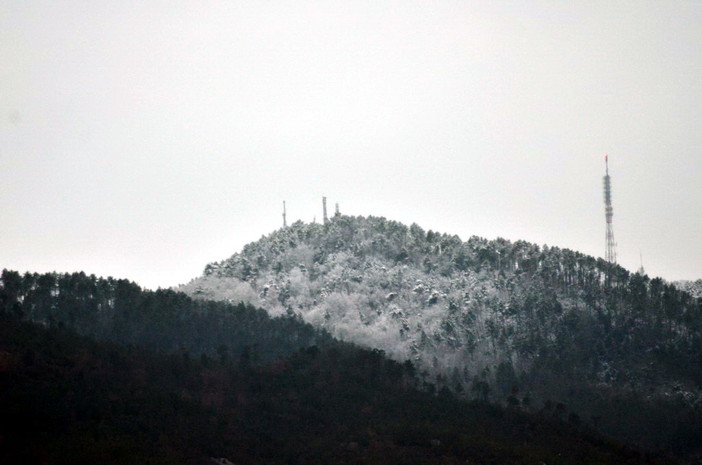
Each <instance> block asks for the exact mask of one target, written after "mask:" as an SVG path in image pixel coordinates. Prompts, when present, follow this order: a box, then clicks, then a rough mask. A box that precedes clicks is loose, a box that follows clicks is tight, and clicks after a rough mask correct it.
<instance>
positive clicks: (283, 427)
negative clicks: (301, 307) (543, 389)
mask: <svg viewBox="0 0 702 465" xmlns="http://www.w3.org/2000/svg"><path fill="white" fill-rule="evenodd" d="M415 384H416V381H415V377H414V370H413V367H412V365H411V364H408V363H406V364H400V363H397V362H394V361H391V360H388V359H386V358H385V357H383V354H382V353H380V352H379V351H373V350H367V349H366V350H363V349H358V348H355V347H352V346H350V345H348V344H331V345H328V346H326V347H323V348H318V347H316V346H311V347H308V348H307V349H302V350H300V351H298V352H296V353H294V354H292V355H291V356H288V357H285V358H281V359H279V360H278V361H276V362H274V363H267V364H253V363H251V361H250V360H249V359H247V358H245V357H244V358H241V359H239V360H238V361H237V362H236V363H232V362H231V361H228V360H225V359H220V360H211V359H209V358H207V357H203V358H191V357H189V356H188V355H187V354H183V353H175V354H170V355H167V354H163V353H160V354H157V353H155V352H153V351H150V350H148V349H145V348H143V347H140V348H139V347H135V346H125V345H120V344H116V343H106V342H102V343H100V342H96V341H94V340H91V339H88V338H86V337H80V336H77V335H75V333H72V332H70V331H67V330H64V329H59V328H46V327H44V326H38V325H36V324H32V323H27V322H22V321H19V320H18V319H17V317H16V315H13V316H8V315H7V314H5V315H3V316H0V411H1V412H2V415H0V463H7V464H16V465H23V464H37V463H51V464H71V465H75V464H92V463H100V464H103V465H112V464H115V465H116V464H133V463H149V464H155V465H157V464H164V465H165V464H193V465H195V464H198V465H204V464H208V463H209V464H211V463H214V462H213V460H212V458H226V460H227V461H224V460H220V462H219V463H236V464H238V465H247V464H268V465H283V464H286V465H294V464H320V465H321V464H342V463H343V464H347V463H356V464H369V465H370V464H383V465H392V464H410V463H411V464H417V465H421V464H434V463H443V464H447V465H452V464H467V463H468V464H495V463H500V464H534V465H536V464H542V463H548V464H583V465H585V464H594V463H598V464H632V465H633V464H637V465H640V464H663V463H670V462H668V461H665V460H662V459H660V458H654V457H651V456H647V455H645V454H641V453H638V452H635V451H633V450H631V449H628V448H626V447H623V446H621V445H617V444H615V443H612V442H608V441H605V440H602V439H601V438H599V437H598V436H597V435H595V434H593V433H591V432H588V431H587V430H585V429H583V428H581V427H579V426H577V425H575V424H573V423H572V422H571V423H570V424H568V423H564V422H562V421H560V420H558V419H555V418H554V417H553V416H552V415H539V416H536V415H528V414H525V413H522V412H520V411H518V410H517V409H509V410H502V409H499V408H495V407H491V406H489V405H487V404H484V403H479V402H472V403H467V402H464V401H459V400H456V399H454V398H453V397H452V396H451V394H450V393H448V392H447V391H443V392H440V393H439V394H438V395H436V394H433V393H431V392H426V391H419V390H417V389H416V388H415Z"/></svg>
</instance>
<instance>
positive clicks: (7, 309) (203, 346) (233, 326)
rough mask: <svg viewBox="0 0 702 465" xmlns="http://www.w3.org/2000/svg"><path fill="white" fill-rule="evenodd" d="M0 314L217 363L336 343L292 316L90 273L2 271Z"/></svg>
mask: <svg viewBox="0 0 702 465" xmlns="http://www.w3.org/2000/svg"><path fill="white" fill-rule="evenodd" d="M0 278H1V280H0V314H5V315H9V316H13V317H15V318H19V319H22V320H25V321H32V322H35V323H38V324H41V325H43V326H46V327H55V328H69V329H72V330H74V331H76V332H78V333H79V334H83V335H88V336H93V337H96V338H98V339H102V340H109V341H115V342H120V343H122V344H132V345H137V346H144V347H149V348H151V349H153V350H160V351H162V352H165V353H170V352H175V351H178V352H181V353H184V354H188V355H189V356H195V357H205V358H212V359H226V358H230V357H235V358H238V357H240V356H242V354H243V355H244V356H246V357H251V358H253V359H254V360H261V361H271V360H277V359H278V358H279V357H281V356H283V355H287V354H290V353H292V352H294V351H296V350H298V349H300V348H304V347H309V346H311V345H315V344H324V343H325V342H326V341H329V340H330V339H331V338H330V336H329V335H328V334H326V333H324V332H323V331H320V330H317V329H314V328H313V327H312V326H310V325H309V324H305V323H303V322H302V321H300V320H299V319H298V318H295V317H288V316H281V317H278V318H271V317H269V315H268V314H267V313H266V312H265V311H263V310H261V309H257V308H254V307H252V306H250V305H245V304H241V303H240V304H236V305H234V304H230V303H226V302H205V301H202V300H194V299H192V298H190V297H188V296H187V295H185V294H183V293H180V292H175V291H172V290H164V289H159V290H157V291H148V290H142V289H141V288H140V287H139V286H138V285H136V284H134V283H132V282H130V281H127V280H124V279H119V280H117V279H112V278H106V279H105V278H96V277H95V276H92V275H91V276H86V275H85V273H72V274H58V273H45V274H37V273H26V274H24V275H21V274H19V273H17V272H15V271H9V270H3V272H2V276H1V277H0Z"/></svg>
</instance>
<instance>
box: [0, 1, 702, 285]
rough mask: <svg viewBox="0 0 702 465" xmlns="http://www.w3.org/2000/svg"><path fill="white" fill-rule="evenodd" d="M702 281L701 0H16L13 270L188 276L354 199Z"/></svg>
mask: <svg viewBox="0 0 702 465" xmlns="http://www.w3.org/2000/svg"><path fill="white" fill-rule="evenodd" d="M605 153H609V160H610V174H611V176H612V190H613V205H614V235H615V238H616V240H617V243H618V249H617V250H618V256H619V262H620V263H621V264H622V265H623V266H625V267H626V268H628V269H631V270H636V269H637V268H638V267H639V266H640V261H639V260H640V259H639V257H640V253H641V255H642V256H643V264H644V266H645V268H646V270H647V272H648V273H649V275H651V276H662V277H663V278H665V279H668V280H675V279H698V278H702V240H701V238H702V1H697V0H695V1H656V2H646V1H637V2H631V1H626V2H617V1H601V2H594V1H582V2H562V1H531V2H522V1H489V2H488V1H485V2H471V1H427V0H424V1H411V0H403V1H381V0H369V1H358V0H345V1H331V0H326V1H323V0H319V1H299V0H296V1H267V0H251V1H238V2H237V1H232V0H229V1H221V2H216V1H206V0H205V1H198V2H191V1H177V0H176V1H174V0H167V1H166V0H164V1H159V0H157V1H96V0H89V1H88V0H86V1H73V0H63V1H55V0H47V1H34V0H4V1H2V2H1V3H0V176H1V182H0V196H1V207H0V268H3V267H4V268H9V269H15V270H19V271H22V272H23V271H27V270H29V271H37V272H44V271H59V272H64V271H78V270H83V271H86V272H87V273H94V274H96V275H101V276H114V277H118V278H128V279H131V280H134V281H136V282H138V283H139V284H141V285H143V286H145V287H149V288H156V287H159V286H160V287H169V286H172V285H176V284H179V283H184V282H187V281H189V280H190V279H191V278H193V277H195V276H197V275H199V274H200V273H201V272H202V270H203V268H204V266H205V265H206V264H207V263H209V262H212V261H218V260H221V259H224V258H227V257H229V256H230V255H232V254H233V253H235V252H238V251H240V250H241V248H242V247H243V245H245V244H246V243H249V242H251V241H254V240H257V239H258V238H260V237H261V236H262V235H265V234H269V233H271V232H272V231H274V230H275V229H277V228H279V227H281V226H282V217H281V213H282V202H283V200H286V201H287V205H288V219H289V221H294V220H296V219H302V220H303V221H306V222H310V221H312V220H313V218H315V217H316V219H317V221H319V220H321V216H322V209H321V197H322V195H326V196H327V197H328V199H329V200H328V202H329V208H330V210H333V205H334V203H336V202H338V203H339V204H340V209H341V212H342V213H345V214H352V215H376V216H385V217H386V218H389V219H394V220H398V221H401V222H404V223H406V224H408V225H409V224H411V223H413V222H416V223H417V224H419V225H420V226H422V227H423V228H424V229H426V230H429V229H432V230H435V231H439V232H446V233H452V234H457V235H459V236H460V237H461V238H462V239H464V240H465V239H468V238H469V237H470V236H472V235H478V236H482V237H486V238H489V239H494V238H496V237H504V238H507V239H510V240H517V239H525V240H527V241H530V242H535V243H537V244H539V245H542V244H548V245H555V246H559V247H567V248H570V249H574V250H579V251H581V252H584V253H587V254H591V255H594V256H598V257H601V256H603V255H604V251H605V216H604V206H603V199H602V176H603V175H604V168H605V166H604V154H605Z"/></svg>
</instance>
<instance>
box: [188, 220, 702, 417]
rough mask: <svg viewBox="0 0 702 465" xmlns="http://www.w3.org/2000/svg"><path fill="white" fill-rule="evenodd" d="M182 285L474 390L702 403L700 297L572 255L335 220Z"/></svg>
mask: <svg viewBox="0 0 702 465" xmlns="http://www.w3.org/2000/svg"><path fill="white" fill-rule="evenodd" d="M180 290H182V291H185V292H186V293H188V294H190V295H192V296H196V297H200V298H204V299H218V300H233V301H245V302H247V303H251V304H254V305H256V306H260V307H263V308H264V309H266V310H267V311H268V312H269V313H271V314H273V315H277V314H282V313H288V314H295V315H298V316H299V317H300V318H302V319H303V320H305V321H307V322H309V323H312V324H313V325H315V326H318V327H321V328H325V329H327V330H328V331H329V332H330V333H331V334H333V335H334V336H336V337H337V338H339V339H342V340H346V341H351V342H354V343H357V344H359V345H363V346H368V347H373V348H378V349H381V350H383V351H385V352H386V353H387V354H388V355H389V356H391V357H392V358H395V359H397V360H406V359H411V360H413V361H414V362H415V364H416V365H417V366H418V368H419V370H420V372H422V373H423V374H424V377H425V379H426V380H427V381H429V382H431V383H434V384H436V385H437V386H438V387H439V388H441V387H447V388H449V389H450V390H452V391H454V392H461V393H463V394H464V395H467V396H474V397H482V398H490V399H492V400H494V401H498V402H506V403H508V404H512V405H514V404H515V403H516V404H519V405H522V406H526V407H529V408H536V405H538V408H541V406H542V405H543V406H544V408H550V407H549V406H550V405H562V406H566V405H567V406H568V409H569V411H571V412H579V413H580V415H582V414H587V415H588V417H589V418H591V419H593V420H592V421H593V422H598V421H599V420H596V419H597V418H600V417H603V416H606V417H608V418H609V417H611V416H612V412H611V409H612V407H611V405H610V402H609V401H608V400H607V401H603V400H602V399H603V396H605V397H606V396H607V395H616V396H620V397H621V396H631V398H632V399H634V400H635V401H636V402H658V401H661V402H672V401H675V402H678V401H680V402H682V404H684V405H685V406H686V408H688V407H689V408H699V406H700V404H702V401H701V399H702V396H701V395H700V385H702V370H700V368H701V367H702V325H701V323H702V319H701V318H700V316H701V315H700V313H701V312H700V309H701V307H702V305H701V301H700V299H698V298H696V297H693V296H691V295H690V294H689V293H687V292H684V291H682V290H679V289H678V288H676V287H675V286H673V285H672V284H669V283H667V282H665V281H663V280H662V279H660V278H655V279H650V278H649V277H648V276H642V275H640V274H632V273H630V272H628V271H627V270H625V269H623V268H621V267H619V266H613V265H610V264H609V263H607V262H605V261H603V260H602V259H596V258H593V257H591V256H586V255H583V254H581V253H578V252H574V251H571V250H567V249H559V248H556V247H547V246H543V247H539V246H537V245H535V244H530V243H527V242H524V241H517V242H510V241H507V240H503V239H497V240H486V239H483V238H479V237H471V238H470V239H468V240H467V241H462V240H461V239H460V238H459V237H457V236H452V235H446V234H439V233H435V232H433V231H425V230H423V229H422V228H421V227H419V226H418V225H416V224H413V225H412V226H409V227H407V226H405V225H403V224H400V223H397V222H394V221H389V220H386V219H384V218H377V217H350V216H335V217H334V218H332V219H330V220H329V222H328V223H327V224H316V223H313V224H305V223H302V222H297V223H295V224H293V225H291V226H289V227H287V228H283V229H280V230H278V231H275V232H273V233H272V234H270V235H268V236H266V237H263V238H262V239H260V240H259V241H257V242H254V243H251V244H248V245H247V246H245V247H244V249H243V250H242V251H241V252H240V253H236V254H234V255H233V256H232V257H230V258H228V259H226V260H223V261H221V262H219V263H212V264H209V265H207V267H206V268H205V272H204V274H203V276H201V277H199V278H196V279H194V280H193V281H191V282H190V283H188V284H187V285H184V286H181V287H180ZM605 393H609V394H605ZM551 401H552V402H551ZM692 406H695V407H692Z"/></svg>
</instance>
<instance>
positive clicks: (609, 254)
mask: <svg viewBox="0 0 702 465" xmlns="http://www.w3.org/2000/svg"><path fill="white" fill-rule="evenodd" d="M603 183H604V202H605V219H606V220H607V234H606V239H607V248H606V250H605V260H606V261H608V262H609V263H617V244H616V242H614V229H613V228H612V216H613V215H614V211H613V209H612V183H611V181H610V179H609V156H608V155H605V176H604V178H603Z"/></svg>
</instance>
